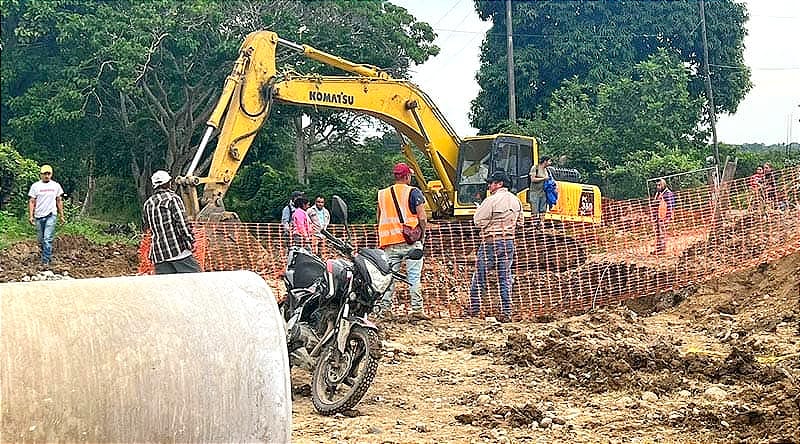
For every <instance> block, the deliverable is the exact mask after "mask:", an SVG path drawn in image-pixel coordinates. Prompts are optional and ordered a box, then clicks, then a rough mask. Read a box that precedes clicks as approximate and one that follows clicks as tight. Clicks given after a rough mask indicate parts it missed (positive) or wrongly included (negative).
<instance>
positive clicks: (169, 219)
mask: <svg viewBox="0 0 800 444" xmlns="http://www.w3.org/2000/svg"><path fill="white" fill-rule="evenodd" d="M150 180H151V182H152V183H153V190H154V192H153V195H152V196H150V198H148V199H147V200H146V201H145V203H144V208H143V210H142V227H143V228H144V229H145V230H148V229H149V230H150V231H151V232H152V234H153V237H152V240H151V242H150V261H151V262H152V263H153V265H154V266H155V269H156V274H170V273H196V272H199V271H200V266H199V265H198V264H197V261H196V260H195V259H194V256H192V245H193V244H194V235H193V234H192V230H191V229H189V225H188V224H187V223H186V209H185V207H184V206H183V201H182V200H181V198H180V197H178V195H177V194H175V192H174V191H172V188H171V186H170V185H171V183H172V178H171V177H170V175H169V173H167V172H166V171H163V170H159V171H156V172H155V173H153V177H152V178H151V179H150Z"/></svg>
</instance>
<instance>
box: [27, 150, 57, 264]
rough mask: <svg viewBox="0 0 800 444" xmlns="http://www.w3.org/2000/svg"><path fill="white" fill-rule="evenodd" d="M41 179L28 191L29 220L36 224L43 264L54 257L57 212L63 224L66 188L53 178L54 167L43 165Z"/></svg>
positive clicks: (40, 171) (48, 262)
mask: <svg viewBox="0 0 800 444" xmlns="http://www.w3.org/2000/svg"><path fill="white" fill-rule="evenodd" d="M39 173H40V176H41V179H40V180H39V181H38V182H34V184H33V185H31V188H30V190H29V191H28V198H29V199H28V222H30V223H31V225H35V226H36V238H37V239H38V240H39V248H40V249H41V252H42V265H44V266H45V267H47V266H49V265H50V262H51V261H52V257H53V236H54V235H55V232H56V213H58V217H59V219H60V220H61V223H62V224H63V223H64V221H65V219H64V202H63V200H62V198H61V196H63V195H64V190H63V189H62V188H61V185H60V184H59V183H58V182H56V181H55V180H53V167H51V166H50V165H42V168H41V169H40V170H39Z"/></svg>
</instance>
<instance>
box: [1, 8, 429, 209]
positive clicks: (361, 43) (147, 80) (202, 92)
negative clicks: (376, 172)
mask: <svg viewBox="0 0 800 444" xmlns="http://www.w3.org/2000/svg"><path fill="white" fill-rule="evenodd" d="M259 29H270V30H273V31H276V32H277V33H278V34H279V35H281V36H282V37H285V38H287V39H289V40H295V41H298V42H302V43H309V44H312V45H314V46H317V47H319V48H320V49H322V50H325V51H329V52H331V53H334V54H337V55H340V56H343V57H346V58H349V59H351V60H354V61H357V62H360V63H367V64H372V65H375V66H381V67H383V68H386V69H387V70H388V71H389V72H391V73H394V74H396V75H400V76H403V75H405V74H406V73H407V71H408V68H409V66H410V65H411V64H412V63H422V62H423V61H425V60H426V59H427V58H429V57H430V56H432V55H435V54H436V53H437V52H438V48H437V47H436V46H435V45H433V43H432V42H433V40H434V37H435V35H434V33H433V30H432V28H431V27H430V25H428V24H427V23H423V22H418V21H417V20H416V19H415V18H414V17H413V16H412V15H410V14H409V13H408V12H407V11H406V10H405V9H403V8H400V7H397V6H395V5H392V4H391V3H389V2H387V1H384V0H380V1H368V2H363V1H352V0H332V1H327V2H294V1H288V0H269V1H264V2H255V3H254V2H250V1H246V0H233V1H228V2H218V1H213V0H185V1H184V0H181V1H178V0H153V1H150V0H148V1H144V0H112V1H106V2H97V1H91V0H38V1H36V2H31V1H11V2H9V1H6V2H3V15H2V48H3V57H2V60H1V62H2V63H0V70H2V76H0V77H2V97H3V101H2V110H0V129H1V130H2V137H3V140H7V139H10V138H13V139H14V140H17V141H18V143H19V146H21V147H24V151H23V152H22V154H23V155H25V156H26V157H31V158H33V159H36V160H38V161H46V162H48V163H51V164H53V165H54V166H57V168H58V171H59V180H60V182H61V183H62V185H63V186H64V188H65V191H67V193H70V194H72V192H73V191H77V190H82V185H81V184H82V182H83V178H86V177H88V176H92V177H103V176H113V177H115V178H116V179H114V180H117V179H118V180H124V181H127V182H128V183H129V184H130V187H133V189H135V192H136V194H138V197H139V200H140V201H141V200H142V199H143V198H144V197H146V195H147V194H148V191H149V181H148V178H149V176H150V174H151V173H152V171H153V170H155V169H159V168H164V169H167V170H168V171H170V172H171V173H173V175H175V173H178V172H183V171H185V168H186V166H187V165H188V163H189V161H190V160H191V157H192V155H193V154H194V149H195V146H196V144H197V143H198V142H199V138H200V135H201V133H202V131H201V128H202V127H204V126H205V121H206V119H207V117H208V113H209V112H210V109H211V107H212V106H213V105H214V103H215V100H216V97H217V95H218V93H219V91H220V89H221V86H222V84H223V81H224V78H225V76H226V74H227V73H228V72H229V71H230V69H231V66H232V61H233V60H234V59H235V58H236V57H237V52H238V48H239V45H240V44H241V41H242V40H243V39H244V37H245V36H246V35H247V34H248V33H250V32H252V31H255V30H259ZM278 62H279V66H280V68H281V69H292V70H297V71H300V72H309V73H334V72H333V71H332V68H330V67H325V66H324V65H322V64H319V63H316V62H312V61H310V60H308V59H306V58H303V57H301V56H298V55H296V54H294V53H293V52H291V51H281V52H280V53H279V54H278ZM336 74H341V73H340V72H336ZM302 112H306V113H308V114H309V115H310V116H311V117H312V119H317V118H319V119H321V122H323V123H321V124H318V125H316V127H317V128H327V127H328V126H327V125H326V124H324V122H331V123H332V124H337V125H338V126H335V128H338V129H340V130H341V131H342V132H343V133H344V134H345V135H346V136H348V137H350V136H352V135H353V134H355V133H354V131H353V130H352V128H350V127H347V126H346V125H344V124H340V123H338V122H337V119H336V118H335V116H333V117H332V116H331V114H330V113H329V112H328V113H319V112H317V111H313V110H312V111H308V110H301V109H293V110H291V111H284V113H283V114H284V115H283V117H282V118H281V116H280V114H281V113H280V112H279V113H276V114H275V115H274V116H273V117H274V119H271V120H270V121H269V122H268V123H267V126H266V127H265V128H264V129H263V130H262V132H261V134H260V136H259V137H258V138H257V139H256V142H255V146H254V147H253V149H252V150H251V154H250V155H249V156H248V157H247V158H246V159H245V162H246V163H250V162H258V161H266V162H269V163H270V164H271V165H273V167H275V168H277V169H279V170H281V172H287V173H288V172H295V171H296V168H295V167H293V165H292V164H293V160H294V159H293V158H294V156H293V153H292V147H293V143H291V142H292V140H291V138H289V139H287V138H286V137H285V135H286V134H289V135H290V136H292V135H293V133H292V131H286V130H287V129H291V128H290V126H291V122H292V120H291V117H292V116H296V115H300V114H301V113H302ZM318 116H320V117H318ZM325 119H327V120H325ZM342 122H343V121H342ZM286 127H288V128H286ZM275 134H278V135H279V137H278V140H277V141H276V140H275V138H274V137H273V135H275ZM331 140H333V139H331ZM353 140H354V139H353ZM211 144H212V146H213V141H212V143H211ZM334 145H335V143H334ZM319 147H320V148H323V149H324V148H326V147H325V144H320V145H319ZM209 152H210V150H209ZM209 156H210V155H209V154H207V155H206V159H205V160H204V162H207V161H208V157H209ZM204 165H207V163H201V168H200V172H201V173H202V171H203V166H204ZM115 186H116V185H115ZM130 187H124V188H126V192H129V190H130ZM133 197H134V196H131V198H133ZM132 200H135V199H131V200H127V201H128V202H132ZM95 202H96V204H97V206H98V209H97V211H98V213H99V214H108V213H116V212H117V209H118V208H119V206H120V205H119V203H118V202H113V201H111V200H109V199H106V198H99V199H95ZM133 207H138V204H136V203H132V204H131V205H129V206H126V209H127V208H133ZM123 213H127V211H124V212H123Z"/></svg>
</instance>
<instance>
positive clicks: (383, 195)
mask: <svg viewBox="0 0 800 444" xmlns="http://www.w3.org/2000/svg"><path fill="white" fill-rule="evenodd" d="M392 173H393V174H394V182H395V183H394V185H392V186H390V187H387V188H384V189H382V190H380V191H378V240H379V244H380V248H382V249H383V250H384V251H385V252H386V255H387V257H388V261H389V265H390V266H392V267H394V266H396V265H397V264H398V263H399V262H401V261H404V262H405V265H406V274H407V277H408V282H409V283H410V284H411V288H410V289H409V293H410V294H411V315H410V317H409V319H410V320H412V321H416V320H422V319H428V317H427V315H425V312H424V307H423V299H422V285H421V283H420V280H421V277H422V259H417V260H414V259H408V258H406V257H405V256H406V255H407V254H408V252H409V251H411V250H413V249H417V248H418V249H422V248H423V245H424V243H425V228H426V224H427V216H426V215H425V196H423V195H422V191H420V190H419V188H417V187H414V186H411V176H412V174H413V173H412V171H411V168H410V167H409V166H408V165H406V164H405V163H403V162H401V163H398V164H397V165H395V166H394V168H393V169H392ZM404 225H405V229H404ZM393 293H394V284H392V285H391V286H390V287H389V289H388V290H387V291H386V292H385V293H384V294H383V297H382V298H381V300H380V301H379V302H378V304H377V306H376V309H377V313H378V315H379V317H382V318H390V317H393V314H392V298H393Z"/></svg>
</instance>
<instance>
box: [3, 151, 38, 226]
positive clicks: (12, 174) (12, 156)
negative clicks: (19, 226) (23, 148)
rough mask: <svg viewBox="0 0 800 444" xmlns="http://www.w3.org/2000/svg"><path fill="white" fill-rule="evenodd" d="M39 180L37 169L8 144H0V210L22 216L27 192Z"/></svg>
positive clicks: (25, 205) (26, 202)
mask: <svg viewBox="0 0 800 444" xmlns="http://www.w3.org/2000/svg"><path fill="white" fill-rule="evenodd" d="M37 180H39V167H38V166H37V165H36V162H34V161H33V160H31V159H26V158H24V157H22V156H21V155H20V154H19V152H17V150H16V149H14V147H13V146H11V144H9V143H0V210H5V211H8V212H9V214H11V215H16V216H20V215H24V214H25V211H26V208H27V204H28V190H29V189H30V186H31V184H33V183H34V182H36V181H37Z"/></svg>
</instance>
